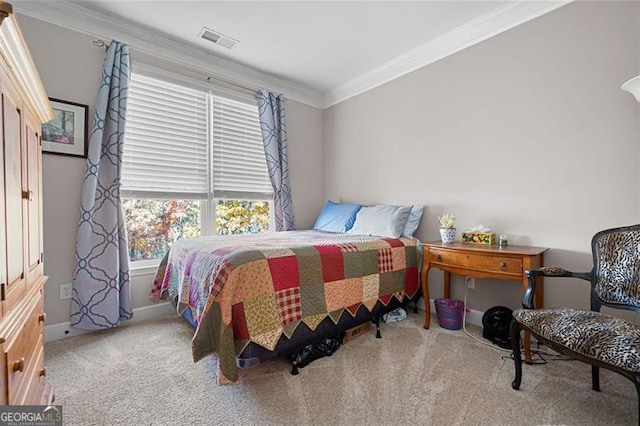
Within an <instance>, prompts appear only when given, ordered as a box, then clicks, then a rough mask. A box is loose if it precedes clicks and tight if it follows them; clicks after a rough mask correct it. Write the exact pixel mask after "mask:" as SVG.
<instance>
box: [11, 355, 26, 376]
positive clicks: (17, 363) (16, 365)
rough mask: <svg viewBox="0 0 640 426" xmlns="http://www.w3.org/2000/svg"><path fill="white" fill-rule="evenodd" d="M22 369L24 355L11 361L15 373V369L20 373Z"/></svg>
mask: <svg viewBox="0 0 640 426" xmlns="http://www.w3.org/2000/svg"><path fill="white" fill-rule="evenodd" d="M23 370H24V357H23V358H20V361H15V362H14V363H13V372H14V373H15V372H16V371H19V372H21V373H22V371H23Z"/></svg>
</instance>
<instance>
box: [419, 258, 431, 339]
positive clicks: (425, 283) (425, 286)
mask: <svg viewBox="0 0 640 426" xmlns="http://www.w3.org/2000/svg"><path fill="white" fill-rule="evenodd" d="M428 277H429V265H428V264H427V265H424V266H423V267H422V277H421V281H422V297H423V299H424V312H425V314H424V328H425V329H426V330H428V329H429V322H430V321H431V301H430V299H429V280H428Z"/></svg>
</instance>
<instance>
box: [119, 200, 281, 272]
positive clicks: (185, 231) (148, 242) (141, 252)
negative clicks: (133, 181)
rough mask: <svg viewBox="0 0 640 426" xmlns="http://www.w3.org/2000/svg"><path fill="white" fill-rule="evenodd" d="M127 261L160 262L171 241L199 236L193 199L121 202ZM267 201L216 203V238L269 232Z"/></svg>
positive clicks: (198, 223)
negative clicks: (148, 260)
mask: <svg viewBox="0 0 640 426" xmlns="http://www.w3.org/2000/svg"><path fill="white" fill-rule="evenodd" d="M123 208H124V215H125V222H126V230H127V240H128V244H129V257H130V259H131V261H137V260H145V259H160V258H162V256H164V254H165V253H166V252H167V251H168V250H169V248H170V247H171V244H172V243H173V241H175V240H177V239H180V238H193V237H198V236H200V234H201V229H200V224H201V214H200V211H201V208H200V202H199V201H197V200H149V199H127V200H124V201H123ZM269 224H270V217H269V202H268V201H246V200H218V202H217V204H216V231H217V233H218V234H219V235H229V234H248V233H254V232H264V231H268V230H269Z"/></svg>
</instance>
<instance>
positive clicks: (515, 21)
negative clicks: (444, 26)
mask: <svg viewBox="0 0 640 426" xmlns="http://www.w3.org/2000/svg"><path fill="white" fill-rule="evenodd" d="M572 1H573V0H551V1H510V2H508V3H505V4H504V5H502V6H499V7H497V8H495V9H493V10H491V11H489V12H488V13H485V14H483V15H481V16H479V17H478V18H476V19H473V20H471V21H469V22H467V23H465V24H463V25H461V26H459V27H456V28H454V29H453V30H451V31H449V32H448V33H445V34H443V35H441V36H439V37H437V38H436V39H434V40H432V41H430V42H428V43H426V44H424V45H422V46H420V47H418V48H416V49H413V50H411V51H410V52H408V53H406V54H404V55H401V56H398V57H396V58H394V59H392V60H390V61H388V62H386V63H384V64H383V65H381V66H379V67H377V68H374V69H372V70H371V71H368V72H366V73H364V74H361V75H359V76H358V77H356V78H354V79H352V80H349V81H348V82H346V83H344V84H341V85H339V86H337V87H335V88H333V89H331V90H329V91H327V92H325V93H324V94H322V93H320V92H319V91H316V90H313V89H311V88H309V87H306V86H304V85H302V84H300V83H297V82H293V81H290V80H286V79H284V78H280V77H276V76H274V75H271V74H268V73H265V72H261V71H258V70H256V69H254V68H251V67H248V66H246V65H242V64H239V63H237V62H233V61H231V60H228V59H226V58H223V57H220V56H217V55H215V54H213V53H210V52H208V51H206V50H203V49H199V48H197V47H196V46H194V45H191V44H189V43H185V42H182V41H178V40H176V39H174V38H172V37H169V36H167V35H165V34H162V33H160V32H157V31H155V30H153V29H151V28H148V27H140V26H136V25H135V24H133V23H131V22H129V21H123V20H122V19H118V18H116V17H114V16H111V15H105V14H101V13H97V12H95V11H93V10H91V9H88V8H87V7H85V6H82V5H81V4H78V3H71V2H70V1H68V0H57V1H55V2H54V1H29V0H14V1H13V5H14V9H15V10H16V11H17V12H18V13H22V14H24V15H27V16H30V17H33V18H37V19H40V20H42V21H45V22H49V23H52V24H55V25H59V26H62V27H65V28H67V29H70V30H74V31H78V32H80V33H84V34H87V35H90V36H92V37H97V38H100V39H107V40H110V39H115V40H118V41H121V42H124V43H127V44H128V45H129V47H130V48H131V49H132V51H133V53H134V54H135V52H136V51H138V52H141V53H143V54H146V55H151V56H153V57H157V58H161V59H164V60H167V61H170V62H172V63H175V64H178V65H181V66H183V67H185V68H188V69H191V70H194V71H199V72H202V73H205V74H207V75H210V76H212V77H214V78H216V79H219V80H222V81H226V82H228V83H230V84H232V85H233V84H235V85H240V86H245V87H246V86H249V87H253V88H255V89H258V88H268V89H269V90H273V91H279V92H282V93H284V94H285V95H286V97H287V98H288V99H292V100H295V101H298V102H302V103H304V104H307V105H310V106H313V107H316V108H320V109H325V108H328V107H330V106H333V105H336V104H338V103H340V102H343V101H345V100H347V99H349V98H352V97H354V96H357V95H359V94H362V93H364V92H366V91H368V90H371V89H373V88H375V87H378V86H380V85H382V84H385V83H387V82H389V81H391V80H394V79H396V78H398V77H401V76H403V75H405V74H408V73H410V72H412V71H415V70H417V69H418V68H422V67H424V66H426V65H429V64H431V63H433V62H436V61H438V60H440V59H443V58H445V57H447V56H450V55H452V54H454V53H456V52H459V51H461V50H463V49H465V48H467V47H470V46H473V45H474V44H477V43H480V42H481V41H483V40H486V39H488V38H490V37H493V36H495V35H497V34H500V33H502V32H504V31H507V30H509V29H511V28H513V27H515V26H518V25H520V24H523V23H525V22H527V21H530V20H532V19H534V18H537V17H539V16H541V15H544V14H546V13H549V12H551V11H553V10H555V9H557V8H559V7H562V6H564V5H566V4H568V3H571V2H572Z"/></svg>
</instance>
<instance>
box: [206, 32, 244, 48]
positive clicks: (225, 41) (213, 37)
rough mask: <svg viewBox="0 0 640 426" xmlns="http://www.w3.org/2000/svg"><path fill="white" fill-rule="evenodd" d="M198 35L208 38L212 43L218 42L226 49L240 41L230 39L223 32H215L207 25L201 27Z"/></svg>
mask: <svg viewBox="0 0 640 426" xmlns="http://www.w3.org/2000/svg"><path fill="white" fill-rule="evenodd" d="M198 37H200V38H203V39H205V40H209V41H210V42H212V43H215V44H219V45H220V46H224V47H226V48H227V49H231V48H233V47H234V46H235V45H236V44H238V43H240V42H239V41H238V40H235V39H232V38H231V37H228V36H226V35H224V34H220V33H217V32H215V31H212V30H210V29H209V28H207V27H203V28H202V31H200V34H198Z"/></svg>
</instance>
